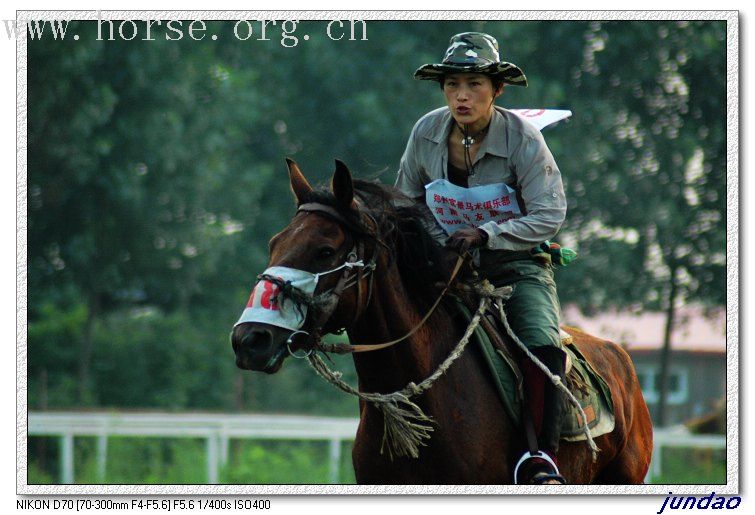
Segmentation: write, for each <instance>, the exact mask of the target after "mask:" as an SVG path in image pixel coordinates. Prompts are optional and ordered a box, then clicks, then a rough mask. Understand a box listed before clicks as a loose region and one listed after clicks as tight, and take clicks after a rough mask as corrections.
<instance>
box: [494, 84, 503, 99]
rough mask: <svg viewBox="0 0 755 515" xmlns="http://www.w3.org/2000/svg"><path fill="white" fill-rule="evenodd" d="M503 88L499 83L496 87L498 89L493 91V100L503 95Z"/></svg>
mask: <svg viewBox="0 0 755 515" xmlns="http://www.w3.org/2000/svg"><path fill="white" fill-rule="evenodd" d="M503 86H504V84H503V82H501V83H500V84H499V85H498V88H497V89H496V90H495V93H494V94H493V98H498V97H500V96H501V95H503Z"/></svg>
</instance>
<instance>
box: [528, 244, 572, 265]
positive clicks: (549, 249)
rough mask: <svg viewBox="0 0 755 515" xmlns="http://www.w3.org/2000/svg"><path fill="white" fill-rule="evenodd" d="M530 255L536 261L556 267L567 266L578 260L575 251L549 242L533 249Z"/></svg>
mask: <svg viewBox="0 0 755 515" xmlns="http://www.w3.org/2000/svg"><path fill="white" fill-rule="evenodd" d="M530 255H531V256H532V259H534V260H537V261H541V262H543V263H548V264H552V265H555V266H566V265H568V264H569V263H571V262H572V261H574V260H575V259H577V253H576V252H575V251H574V250H572V249H569V248H566V247H562V246H561V245H559V244H558V243H551V242H550V241H548V240H545V241H544V242H542V243H541V244H540V245H538V246H537V247H533V248H532V250H531V251H530Z"/></svg>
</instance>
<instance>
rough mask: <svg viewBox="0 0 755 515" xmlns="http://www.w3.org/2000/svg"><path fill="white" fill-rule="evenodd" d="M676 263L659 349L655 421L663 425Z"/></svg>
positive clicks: (666, 420)
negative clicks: (658, 380) (661, 346)
mask: <svg viewBox="0 0 755 515" xmlns="http://www.w3.org/2000/svg"><path fill="white" fill-rule="evenodd" d="M676 270H677V266H676V264H673V265H671V279H670V281H671V283H670V286H671V287H670V288H669V295H668V306H667V307H666V328H665V330H664V331H663V348H662V349H661V360H660V361H661V371H660V384H659V385H658V418H657V420H656V423H657V425H658V426H659V427H663V426H665V425H666V424H667V423H668V413H667V412H666V411H667V406H668V402H667V397H668V382H669V381H668V376H669V366H670V362H671V334H672V333H673V331H674V326H675V323H676V307H675V303H676V297H677V294H678V293H679V287H678V284H677V281H676Z"/></svg>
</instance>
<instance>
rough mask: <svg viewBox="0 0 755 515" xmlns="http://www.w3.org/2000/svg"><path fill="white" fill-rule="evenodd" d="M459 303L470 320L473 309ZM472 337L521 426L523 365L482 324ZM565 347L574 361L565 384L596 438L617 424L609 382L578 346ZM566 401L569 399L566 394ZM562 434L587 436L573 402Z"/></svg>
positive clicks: (570, 437) (576, 438)
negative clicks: (498, 346)
mask: <svg viewBox="0 0 755 515" xmlns="http://www.w3.org/2000/svg"><path fill="white" fill-rule="evenodd" d="M456 305H457V308H458V310H459V313H460V314H461V315H462V316H463V317H464V319H465V321H466V322H467V323H469V322H470V321H471V320H472V313H471V312H470V311H469V309H467V307H466V306H465V305H464V304H463V303H462V302H461V301H458V300H457V302H456ZM472 339H473V340H474V342H475V345H477V347H478V348H479V349H480V352H481V354H482V356H483V358H484V361H485V363H487V365H488V368H489V370H490V372H491V377H492V379H493V383H494V384H495V388H496V391H497V392H498V395H499V397H500V398H501V401H502V403H503V407H504V410H505V411H506V414H507V415H508V416H509V417H510V418H511V420H513V421H514V423H515V424H517V425H519V426H521V425H522V404H523V402H524V385H523V384H522V382H521V379H520V378H521V373H517V372H516V371H519V365H518V364H517V363H515V362H513V360H512V359H511V358H510V357H509V356H507V355H506V354H504V353H503V352H501V351H500V350H498V349H496V348H495V346H494V345H493V343H492V342H491V341H490V338H489V337H488V335H487V333H486V332H485V331H484V330H483V329H482V327H481V326H479V325H478V326H477V327H476V328H475V331H474V334H473V336H472ZM563 348H564V351H565V352H566V353H567V354H568V355H569V357H570V358H571V361H572V370H571V371H570V372H569V374H567V379H566V381H565V384H566V385H567V386H568V387H569V389H570V391H571V392H572V394H573V395H574V396H575V397H576V398H577V400H578V401H579V403H580V405H581V406H582V409H583V410H584V411H585V414H586V415H587V417H588V427H589V428H590V429H591V431H592V436H593V438H595V437H597V436H600V435H601V434H606V433H608V432H610V431H611V430H613V427H614V423H613V420H614V417H613V413H614V407H613V400H612V398H611V391H610V390H609V388H608V385H607V384H606V382H605V380H604V379H603V378H602V377H601V376H600V375H599V374H598V373H597V372H595V370H594V369H593V368H592V366H591V365H590V363H589V362H588V361H587V360H586V359H585V357H584V356H583V355H582V353H581V352H580V351H579V349H577V347H576V346H574V345H564V347H563ZM564 402H565V403H568V401H567V400H566V398H564ZM598 426H599V427H598ZM594 428H595V429H594ZM561 438H562V439H568V440H571V441H579V440H584V439H585V436H584V432H583V430H582V421H581V416H580V415H579V412H578V411H577V409H576V408H575V407H574V406H572V405H571V404H570V403H568V404H567V408H566V411H565V416H564V420H563V423H562V426H561Z"/></svg>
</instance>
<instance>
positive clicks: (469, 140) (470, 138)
mask: <svg viewBox="0 0 755 515" xmlns="http://www.w3.org/2000/svg"><path fill="white" fill-rule="evenodd" d="M456 126H457V127H458V128H459V130H460V131H461V133H462V134H463V135H464V137H463V138H461V144H462V145H464V148H465V149H467V150H468V149H469V147H471V146H472V145H474V144H475V142H476V141H477V138H479V137H481V136H484V135H485V133H486V132H488V128H489V127H490V122H488V124H487V125H486V126H485V127H484V128H482V129H480V130H479V131H477V132H476V133H475V134H472V135H470V134H469V131H468V129H467V125H465V126H464V127H462V126H461V125H459V124H458V123H457V124H456Z"/></svg>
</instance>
